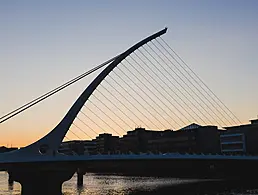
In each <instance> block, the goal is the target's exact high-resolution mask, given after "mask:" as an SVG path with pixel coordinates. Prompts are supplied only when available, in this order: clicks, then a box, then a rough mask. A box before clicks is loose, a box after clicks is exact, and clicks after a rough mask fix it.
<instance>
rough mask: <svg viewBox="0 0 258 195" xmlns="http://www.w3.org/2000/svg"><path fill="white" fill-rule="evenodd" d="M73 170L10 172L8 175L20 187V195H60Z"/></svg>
mask: <svg viewBox="0 0 258 195" xmlns="http://www.w3.org/2000/svg"><path fill="white" fill-rule="evenodd" d="M74 173H75V170H58V171H57V170H47V171H46V170H38V171H37V170H12V171H9V174H10V175H11V177H12V178H13V180H14V181H16V182H19V183H20V184H21V186H22V190H21V195H35V194H37V195H47V194H48V195H62V184H63V182H65V181H67V180H69V179H71V178H72V176H73V175H74Z"/></svg>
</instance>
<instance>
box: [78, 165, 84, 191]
mask: <svg viewBox="0 0 258 195" xmlns="http://www.w3.org/2000/svg"><path fill="white" fill-rule="evenodd" d="M84 174H85V172H84V171H83V170H82V169H81V168H78V169H77V186H78V187H81V186H83V175H84Z"/></svg>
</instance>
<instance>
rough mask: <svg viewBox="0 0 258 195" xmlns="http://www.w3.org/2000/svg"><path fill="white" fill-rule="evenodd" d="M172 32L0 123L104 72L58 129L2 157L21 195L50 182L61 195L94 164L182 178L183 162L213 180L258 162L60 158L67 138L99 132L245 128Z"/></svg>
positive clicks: (172, 156) (170, 156)
mask: <svg viewBox="0 0 258 195" xmlns="http://www.w3.org/2000/svg"><path fill="white" fill-rule="evenodd" d="M166 32H167V28H165V29H163V30H161V31H159V32H157V33H155V34H153V35H151V36H149V37H147V38H145V39H143V40H142V41H140V42H138V43H136V44H135V45H134V46H132V47H130V48H129V49H128V50H126V51H125V52H123V53H121V54H119V55H117V56H115V57H113V58H111V59H110V60H108V61H106V62H104V63H103V64H101V65H99V66H97V67H95V68H93V69H91V70H89V71H87V72H85V73H83V74H82V75H79V76H78V77H76V78H74V79H72V80H70V81H68V82H67V83H65V84H63V85H61V86H59V87H57V88H55V89H53V90H51V91H49V92H48V93H46V94H44V95H42V96H40V97H38V98H36V99H34V100H32V101H31V102H29V103H27V104H24V105H23V106H21V107H19V108H17V109H16V110H13V111H12V112H10V113H8V114H6V115H4V116H3V117H1V118H0V123H3V122H5V121H7V120H9V119H11V118H13V117H15V116H16V115H18V114H21V113H22V112H23V111H25V110H27V109H29V108H30V107H32V106H34V105H36V104H38V103H40V102H41V101H43V100H45V99H47V98H48V97H50V96H52V95H54V94H56V93H58V92H59V91H61V90H63V89H64V88H66V87H68V86H70V85H72V84H73V83H75V82H77V81H79V80H81V79H83V78H84V77H86V76H88V75H89V74H91V73H93V72H95V71H100V73H99V74H98V76H97V77H96V78H95V79H94V80H93V81H92V82H91V83H90V84H89V86H87V87H86V89H85V90H84V91H83V92H82V94H81V95H80V96H79V97H78V99H77V100H76V101H75V103H74V104H73V105H72V107H71V108H70V110H69V111H68V112H67V113H66V115H65V116H64V118H63V119H62V120H61V121H60V123H59V124H57V126H56V127H55V128H54V129H53V130H52V131H50V132H49V133H48V134H47V135H46V136H44V137H43V138H41V139H40V140H38V141H36V142H34V143H33V144H31V145H29V146H27V147H24V148H21V149H19V150H16V151H13V152H9V153H3V154H1V155H0V167H1V168H2V170H7V171H8V172H9V173H10V174H11V175H12V176H13V178H14V180H15V181H19V182H20V183H21V184H22V187H23V191H22V194H33V193H34V191H33V190H35V191H36V189H37V188H38V187H39V186H38V185H41V184H39V183H44V182H45V183H46V182H47V186H50V187H49V188H46V189H45V190H46V191H44V192H43V191H42V194H46V193H48V194H49V193H50V194H61V185H62V182H63V181H65V180H68V179H69V178H70V177H71V176H72V175H73V174H74V172H75V170H76V169H77V168H78V167H83V168H84V169H85V170H87V168H88V167H92V166H95V165H97V166H96V167H97V168H98V169H101V167H102V168H103V169H105V167H108V168H109V169H111V170H112V169H113V170H114V172H115V171H116V170H118V169H120V171H121V170H125V169H126V167H127V168H128V167H130V168H131V169H133V170H138V171H140V170H141V169H143V167H145V168H146V170H148V171H151V170H152V171H153V172H154V169H155V168H156V169H157V166H158V167H159V168H160V169H157V170H162V172H168V173H171V170H173V172H174V173H177V174H176V175H177V176H178V174H183V172H181V173H180V172H177V171H176V169H177V168H176V167H178V166H177V165H179V164H183V165H184V166H183V167H185V170H187V171H188V172H191V170H192V171H193V172H194V170H193V169H195V168H196V167H198V168H201V169H202V172H206V173H207V175H210V174H215V173H216V172H217V173H218V172H219V171H222V170H224V169H223V167H226V168H229V169H228V170H229V172H230V173H232V172H233V171H234V170H235V169H234V170H233V169H230V165H231V164H232V163H233V162H234V163H235V165H237V166H241V165H246V164H247V162H248V163H249V164H248V165H249V166H248V168H251V167H253V165H254V163H253V162H256V161H257V157H255V156H227V155H221V154H178V153H167V154H152V153H148V154H137V155H136V154H127V155H125V154H113V155H102V154H97V155H82V156H67V155H64V154H61V153H59V152H58V149H59V147H60V144H61V143H62V141H63V140H64V139H67V140H73V139H78V140H85V139H94V137H96V136H97V135H98V134H100V133H112V134H113V135H118V136H122V135H123V134H124V133H125V132H126V131H127V130H130V129H133V128H134V127H137V126H141V127H145V128H148V129H153V130H166V129H172V130H177V129H180V128H182V127H183V126H186V125H188V124H191V123H197V124H201V125H203V126H205V125H217V126H219V127H220V128H222V127H224V126H228V125H235V124H240V123H241V122H240V120H239V119H238V118H237V117H236V116H235V115H234V114H233V113H232V112H231V111H230V110H229V108H228V107H227V106H226V105H225V104H223V102H222V101H221V100H220V99H219V98H218V97H217V96H216V95H215V93H213V92H212V91H211V90H210V89H209V88H208V86H207V85H206V84H205V83H204V82H203V81H202V80H201V79H200V77H198V76H197V75H196V74H195V73H194V72H193V70H192V69H191V68H190V67H189V66H188V65H187V64H186V63H185V62H184V61H183V60H182V58H181V57H180V56H179V55H178V54H176V52H175V51H174V50H173V49H172V48H171V47H170V46H169V45H168V43H167V42H166V41H165V40H164V39H163V38H162V36H163V35H164V34H165V33H166ZM250 162H251V163H250ZM146 163H147V164H146ZM171 165H174V166H171ZM169 169H171V170H169ZM215 170H216V172H215ZM157 172H159V171H157ZM39 180H40V181H41V182H39ZM32 184H33V185H32ZM49 190H50V191H49Z"/></svg>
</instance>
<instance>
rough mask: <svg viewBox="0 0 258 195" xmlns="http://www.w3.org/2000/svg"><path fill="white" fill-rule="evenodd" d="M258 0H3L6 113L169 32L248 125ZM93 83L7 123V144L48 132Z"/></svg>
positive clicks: (2, 133)
mask: <svg viewBox="0 0 258 195" xmlns="http://www.w3.org/2000/svg"><path fill="white" fill-rule="evenodd" d="M257 10H258V1H256V0H253V1H252V0H247V1H239V0H216V1H211V0H196V1H193V0H184V1H181V0H178V1H173V0H168V1H165V0H156V1H154V0H153V1H151V0H149V1H147V0H146V1H143V0H142V1H137V0H134V1H118V0H117V1H116V0H110V1H104V0H102V1H68V0H62V1H61V0H59V1H32V0H31V1H28V0H24V1H18V0H17V1H9V0H5V1H1V2H0V67H1V71H0V81H1V82H0V88H1V94H0V115H1V116H2V115H3V114H5V113H7V112H8V111H11V110H13V109H15V108H16V107H18V106H20V105H22V104H24V103H26V102H28V101H30V100H32V99H33V98H35V97H37V96H39V95H41V94H43V93H45V92H47V91H48V90H51V89H52V88H54V87H56V86H58V85H60V84H62V83H64V82H65V81H67V80H69V79H71V78H73V77H75V76H77V75H79V74H81V73H82V72H84V71H86V70H88V69H90V68H92V67H94V66H96V65H98V64H100V63H101V62H104V61H106V60H108V59H109V58H111V57H113V56H115V55H117V54H119V53H120V52H122V51H124V50H125V49H127V48H128V47H130V46H131V45H133V44H134V43H136V42H137V41H139V40H141V39H142V38H144V37H146V36H148V35H150V34H152V33H154V32H156V31H158V30H161V29H162V28H164V27H168V33H167V34H166V35H165V36H164V39H165V40H166V41H167V42H168V43H169V44H170V46H171V47H172V48H174V49H175V51H176V52H177V53H178V54H179V55H180V56H181V57H182V58H183V59H184V60H185V61H186V62H187V63H188V64H189V66H190V67H191V68H192V69H193V70H194V71H195V72H196V73H197V74H198V75H199V76H200V77H201V78H202V79H203V80H204V81H205V83H206V84H207V85H208V86H209V87H210V88H211V89H212V90H213V91H214V92H215V93H216V94H217V96H219V97H220V99H221V100H222V101H223V102H224V103H225V104H226V105H227V106H228V107H229V108H230V109H231V110H232V111H233V112H234V113H235V114H236V115H237V116H238V117H239V118H240V119H241V121H242V122H243V123H248V120H249V119H253V118H256V117H257V115H258V103H257V100H258V90H257V87H258V76H257V75H258V55H257V51H258V12H257ZM92 78H93V77H91V78H87V79H85V80H83V81H82V82H80V83H78V84H76V85H74V86H72V87H70V88H69V89H66V90H65V91H63V92H61V93H60V94H58V95H56V96H55V97H52V98H50V99H49V100H47V101H46V102H43V103H41V104H40V105H38V106H36V107H34V108H32V109H30V110H28V111H26V112H25V113H24V114H22V115H19V116H17V117H15V118H13V119H11V120H10V121H8V122H6V123H4V124H0V145H9V146H10V145H11V144H12V145H15V146H24V145H27V144H29V143H32V142H34V141H36V140H37V139H38V138H40V137H42V136H43V135H45V134H46V133H47V132H49V131H50V130H51V129H52V128H53V127H54V126H55V125H56V124H57V123H58V122H59V120H60V119H61V118H62V117H63V116H64V114H65V113H66V112H67V110H68V109H69V107H70V106H71V105H72V103H73V102H74V101H75V99H76V98H77V97H78V95H79V94H80V93H81V92H82V90H83V89H84V88H85V87H86V86H87V84H88V83H89V81H90V79H92Z"/></svg>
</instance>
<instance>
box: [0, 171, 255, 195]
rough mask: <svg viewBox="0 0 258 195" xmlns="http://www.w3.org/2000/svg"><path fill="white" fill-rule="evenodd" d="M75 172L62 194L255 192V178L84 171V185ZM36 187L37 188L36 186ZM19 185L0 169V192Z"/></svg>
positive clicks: (16, 194)
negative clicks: (236, 179)
mask: <svg viewBox="0 0 258 195" xmlns="http://www.w3.org/2000/svg"><path fill="white" fill-rule="evenodd" d="M76 182H77V178H76V175H74V177H73V178H72V179H71V180H69V181H67V182H65V183H64V185H63V192H64V195H106V194H108V195H147V194H148V195H156V194H162V195H166V194H169V195H171V194H176V195H177V194H187V195H220V194H224V195H240V194H245V195H250V194H257V195H258V185H257V183H258V182H257V183H256V181H253V182H250V181H249V182H243V181H221V180H189V179H175V178H155V177H131V176H130V177H129V176H121V175H98V174H90V173H87V174H86V175H84V185H83V186H81V187H78V186H77V183H76ZM39 190H40V189H39ZM20 193H21V186H20V184H19V183H16V182H14V184H13V185H8V174H7V173H5V172H0V195H20Z"/></svg>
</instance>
